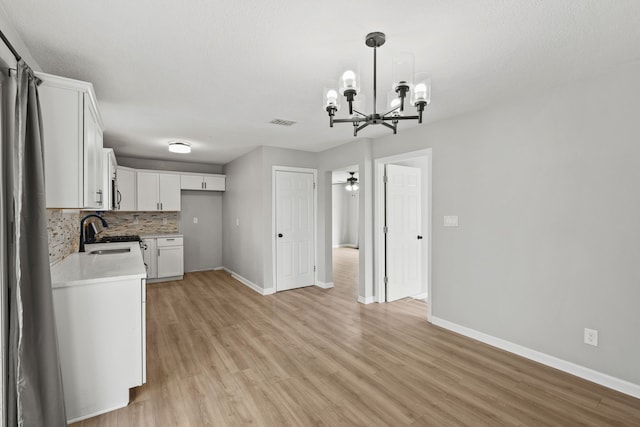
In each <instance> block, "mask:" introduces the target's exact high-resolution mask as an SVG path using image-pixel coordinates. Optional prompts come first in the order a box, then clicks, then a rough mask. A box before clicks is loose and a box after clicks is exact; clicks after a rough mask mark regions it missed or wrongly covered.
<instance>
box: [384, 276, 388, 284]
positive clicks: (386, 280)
mask: <svg viewBox="0 0 640 427" xmlns="http://www.w3.org/2000/svg"><path fill="white" fill-rule="evenodd" d="M387 283H389V278H388V277H387V276H384V284H385V285H386V284H387Z"/></svg>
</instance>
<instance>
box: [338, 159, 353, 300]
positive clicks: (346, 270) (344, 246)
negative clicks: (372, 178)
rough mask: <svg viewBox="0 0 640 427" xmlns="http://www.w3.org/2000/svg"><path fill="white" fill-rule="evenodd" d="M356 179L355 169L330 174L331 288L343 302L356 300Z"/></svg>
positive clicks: (345, 169) (349, 168) (351, 167)
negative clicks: (344, 300) (343, 296)
mask: <svg viewBox="0 0 640 427" xmlns="http://www.w3.org/2000/svg"><path fill="white" fill-rule="evenodd" d="M359 190H360V176H359V172H358V167H357V166H349V167H346V168H344V169H341V170H335V171H332V173H331V237H332V239H331V240H332V242H331V243H332V258H333V272H332V273H333V274H332V276H333V287H334V288H336V289H337V291H338V292H340V293H344V295H345V298H349V299H351V298H354V297H355V298H357V297H358V283H359V269H360V262H359V261H360V254H359V247H360V236H359V228H360V226H359V225H360V224H359V222H360V210H359V209H360V208H359V205H360V191H359Z"/></svg>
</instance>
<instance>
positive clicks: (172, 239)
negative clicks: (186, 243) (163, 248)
mask: <svg viewBox="0 0 640 427" xmlns="http://www.w3.org/2000/svg"><path fill="white" fill-rule="evenodd" d="M166 240H167V242H173V241H174V240H176V239H175V238H171V239H166Z"/></svg>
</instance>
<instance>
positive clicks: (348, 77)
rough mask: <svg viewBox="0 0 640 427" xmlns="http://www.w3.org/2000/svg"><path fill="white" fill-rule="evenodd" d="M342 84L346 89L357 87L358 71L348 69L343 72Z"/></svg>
mask: <svg viewBox="0 0 640 427" xmlns="http://www.w3.org/2000/svg"><path fill="white" fill-rule="evenodd" d="M342 85H343V87H344V88H345V89H355V88H356V73H354V72H353V71H351V70H347V71H345V72H344V73H343V74H342Z"/></svg>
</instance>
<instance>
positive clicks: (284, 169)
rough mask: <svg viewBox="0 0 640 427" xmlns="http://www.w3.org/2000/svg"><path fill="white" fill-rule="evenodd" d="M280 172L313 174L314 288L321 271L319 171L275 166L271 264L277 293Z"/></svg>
mask: <svg viewBox="0 0 640 427" xmlns="http://www.w3.org/2000/svg"><path fill="white" fill-rule="evenodd" d="M278 171H280V172H299V173H311V174H313V242H312V245H311V247H312V248H313V264H314V266H315V271H314V272H313V283H312V285H314V286H315V285H317V284H318V270H319V269H320V267H319V266H318V248H317V247H316V245H317V242H318V169H312V168H298V167H291V166H276V165H273V166H272V167H271V254H272V256H271V264H272V270H273V289H274V290H275V292H278V258H277V255H278V251H277V238H276V203H277V200H276V172H278Z"/></svg>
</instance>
